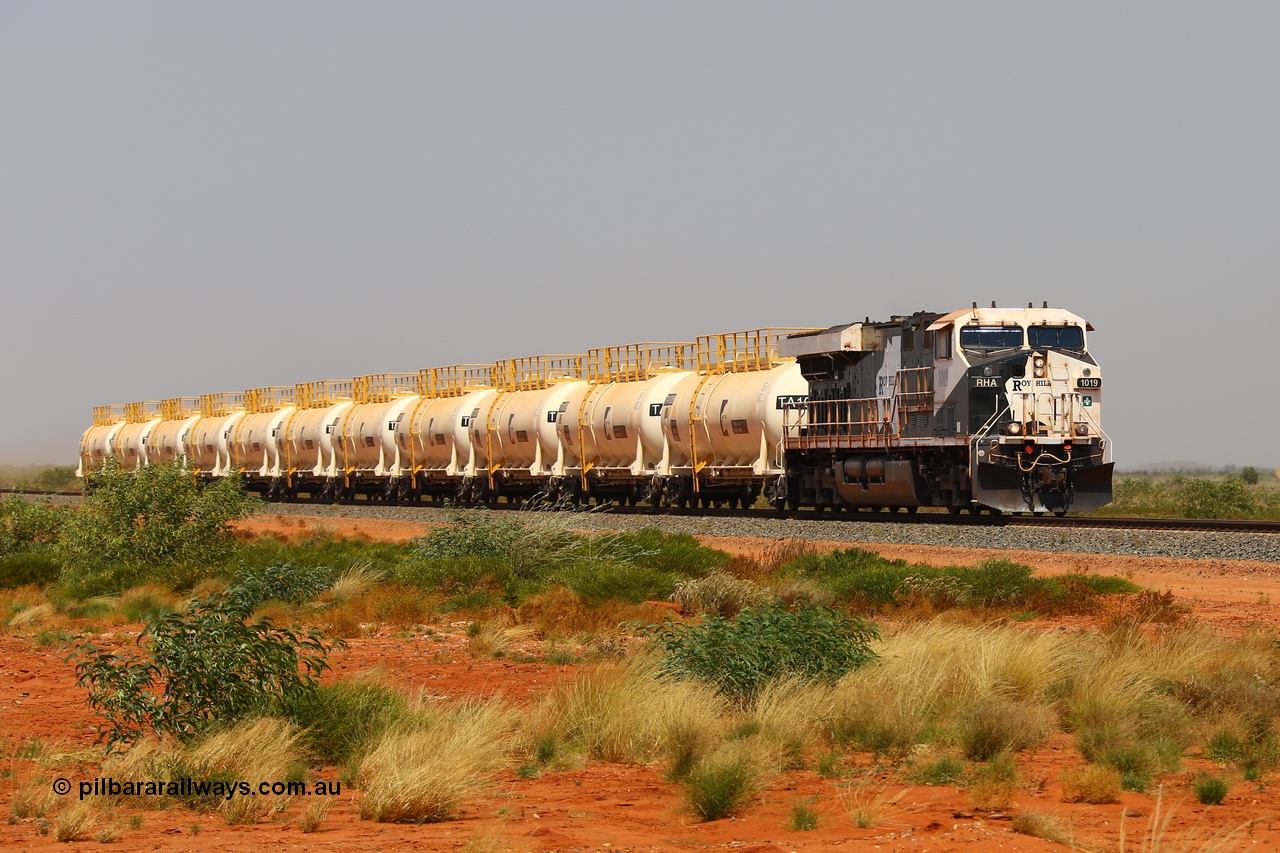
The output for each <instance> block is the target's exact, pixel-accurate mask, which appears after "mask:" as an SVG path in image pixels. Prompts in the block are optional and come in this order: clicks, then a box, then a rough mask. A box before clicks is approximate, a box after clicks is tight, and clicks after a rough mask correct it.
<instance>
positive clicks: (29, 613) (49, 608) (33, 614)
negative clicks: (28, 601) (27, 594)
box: [9, 602, 58, 628]
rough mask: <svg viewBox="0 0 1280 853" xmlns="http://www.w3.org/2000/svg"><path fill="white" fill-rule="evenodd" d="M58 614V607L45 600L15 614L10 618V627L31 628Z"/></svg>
mask: <svg viewBox="0 0 1280 853" xmlns="http://www.w3.org/2000/svg"><path fill="white" fill-rule="evenodd" d="M57 614H58V611H57V609H56V608H54V606H53V605H52V604H49V603H48V602H45V603H44V604H33V605H31V606H30V607H24V608H23V609H22V610H19V611H18V612H17V613H15V614H13V616H12V618H10V619H9V627H10V628H30V627H34V626H36V625H43V624H44V623H45V622H48V621H49V620H50V619H52V618H53V617H55V616H56V615H57Z"/></svg>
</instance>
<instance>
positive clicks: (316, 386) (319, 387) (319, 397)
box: [294, 379, 355, 409]
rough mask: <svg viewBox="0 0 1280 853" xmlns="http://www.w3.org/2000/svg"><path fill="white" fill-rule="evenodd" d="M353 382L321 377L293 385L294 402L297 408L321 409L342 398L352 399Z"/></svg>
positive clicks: (353, 392) (353, 391) (353, 393)
mask: <svg viewBox="0 0 1280 853" xmlns="http://www.w3.org/2000/svg"><path fill="white" fill-rule="evenodd" d="M353 386H354V383H353V382H352V381H351V380H350V379H321V380H318V381H316V382H302V383H299V384H298V385H295V386H294V402H295V404H296V405H297V407H298V408H299V409H323V408H326V407H328V406H332V405H333V404H334V403H337V402H341V401H343V400H351V399H354V395H355V389H354V387H353Z"/></svg>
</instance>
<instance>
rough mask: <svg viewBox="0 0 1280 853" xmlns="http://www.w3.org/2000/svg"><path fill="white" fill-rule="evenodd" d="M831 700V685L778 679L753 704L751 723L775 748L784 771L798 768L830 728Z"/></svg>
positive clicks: (766, 687)
mask: <svg viewBox="0 0 1280 853" xmlns="http://www.w3.org/2000/svg"><path fill="white" fill-rule="evenodd" d="M831 697H832V688H831V686H830V685H827V684H822V683H819V682H813V681H808V680H806V679H803V678H799V677H796V676H786V677H783V678H777V679H774V680H773V681H770V682H769V683H767V684H766V685H765V687H764V689H763V690H761V691H760V695H759V696H757V697H756V699H755V701H754V702H753V703H752V705H751V709H750V713H749V715H748V722H749V723H752V724H754V726H755V727H757V728H758V729H759V734H760V736H761V737H762V738H763V739H765V740H766V741H768V742H770V743H771V744H772V745H773V746H774V748H775V750H776V751H777V752H778V759H779V760H778V763H779V764H780V765H781V767H782V768H783V769H785V770H794V769H798V768H800V767H803V766H805V755H806V752H807V751H808V749H809V748H810V747H811V746H813V745H814V744H815V743H816V742H817V741H818V740H819V739H820V738H821V736H822V733H823V731H824V730H825V729H826V728H827V726H828V725H829V722H830V718H831V708H832V698H831Z"/></svg>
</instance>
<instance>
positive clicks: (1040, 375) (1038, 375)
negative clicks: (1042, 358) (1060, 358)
mask: <svg viewBox="0 0 1280 853" xmlns="http://www.w3.org/2000/svg"><path fill="white" fill-rule="evenodd" d="M1032 372H1033V373H1035V375H1036V379H1044V368H1043V367H1037V368H1036V369H1035V370H1034V371H1032Z"/></svg>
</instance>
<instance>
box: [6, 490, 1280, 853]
mask: <svg viewBox="0 0 1280 853" xmlns="http://www.w3.org/2000/svg"><path fill="white" fill-rule="evenodd" d="M317 528H319V529H320V530H321V531H324V532H332V533H337V534H339V535H357V534H358V535H362V536H367V537H369V538H373V539H391V540H397V541H404V540H406V539H408V538H410V537H412V536H415V535H419V534H421V533H422V532H423V531H424V530H425V529H426V528H427V525H424V524H415V523H411V522H390V521H367V520H356V519H338V520H335V519H324V520H323V521H321V520H317V519H307V518H297V517H284V516H269V515H268V516H260V517H258V518H256V519H253V520H251V521H249V522H246V523H244V524H243V525H241V529H242V531H243V534H244V535H261V534H263V533H275V534H284V535H290V536H301V535H306V534H307V533H313V532H315V531H316V530H317ZM705 541H707V544H711V545H714V546H716V547H719V548H723V549H725V550H728V551H731V552H734V553H740V554H759V553H760V552H761V551H762V550H763V549H765V548H767V547H769V546H771V545H773V544H775V543H773V542H772V541H770V540H758V539H718V540H716V539H706V540H705ZM818 547H823V548H837V547H848V543H818ZM864 547H867V548H869V549H872V550H876V551H879V552H881V553H882V554H885V555H886V556H890V557H901V558H903V559H907V560H911V561H919V562H928V563H934V564H952V565H954V564H972V563H974V562H977V561H979V560H982V559H986V558H988V557H991V556H996V555H997V554H996V553H995V552H990V551H984V550H982V549H958V548H928V547H924V546H891V545H882V544H876V543H868V544H867V545H865V546H864ZM999 555H1001V556H1007V557H1009V558H1011V559H1014V560H1017V561H1020V562H1024V563H1028V564H1030V565H1033V566H1035V567H1036V568H1037V569H1039V570H1040V571H1042V572H1044V573H1054V572H1067V571H1081V570H1087V571H1093V572H1101V573H1108V574H1123V575H1126V576H1130V577H1131V578H1132V579H1133V580H1134V581H1135V582H1137V583H1139V584H1143V585H1146V586H1151V587H1154V588H1157V589H1160V590H1164V589H1166V588H1167V589H1171V590H1172V591H1173V592H1174V593H1175V595H1177V596H1178V598H1179V599H1180V600H1182V601H1185V602H1187V603H1189V604H1190V605H1191V607H1192V616H1193V618H1195V619H1198V620H1202V621H1205V622H1208V623H1210V624H1212V625H1214V626H1217V627H1219V628H1221V629H1224V630H1227V631H1238V630H1241V629H1242V628H1243V627H1244V626H1245V625H1246V624H1249V623H1254V624H1259V623H1260V624H1263V625H1266V626H1268V627H1272V628H1275V627H1280V616H1277V615H1276V614H1275V613H1274V612H1273V609H1272V608H1271V607H1270V605H1269V598H1270V596H1272V595H1275V596H1276V597H1277V600H1280V565H1277V564H1274V563H1243V562H1232V561H1225V560H1213V559H1206V560H1175V559H1161V558H1145V557H1143V558H1138V557H1104V556H1095V555H1078V554H1067V553H1054V554H1046V553H1039V552H999ZM1046 627H1051V623H1046ZM133 629H134V630H135V631H136V626H133ZM463 629H464V625H463V624H461V623H459V624H454V625H443V626H438V627H437V629H436V633H435V634H432V635H414V636H412V637H407V638H403V637H394V636H391V635H389V634H386V633H384V634H382V635H379V636H376V637H365V638H359V639H355V640H352V641H350V644H349V647H348V648H347V649H346V650H345V651H343V652H339V653H337V654H336V655H335V656H334V658H333V659H332V663H333V665H334V671H333V672H332V673H330V674H329V677H341V676H349V675H354V674H356V673H360V672H366V671H368V670H372V669H377V670H379V671H380V673H381V675H382V677H383V678H384V680H386V681H387V682H388V683H391V684H395V685H397V686H401V687H404V688H410V689H414V690H416V689H419V688H422V689H425V690H427V691H429V692H430V693H432V694H436V695H444V696H450V697H464V696H479V695H491V694H497V693H501V694H503V695H504V696H506V697H507V698H508V699H510V700H512V701H515V702H517V703H520V702H523V701H529V700H531V699H532V698H535V697H536V696H537V695H539V694H541V693H542V692H543V691H545V690H546V689H547V687H548V686H549V685H551V684H552V683H553V682H554V681H555V680H556V679H557V678H560V677H569V676H572V674H573V671H574V670H575V667H573V666H565V667H559V666H552V665H548V664H545V663H515V662H512V661H510V660H508V661H496V660H485V661H473V660H470V659H468V658H467V657H466V656H465V654H464V653H463V646H464V644H465V641H466V638H465V634H464V630H463ZM104 639H107V638H106V637H104ZM120 639H121V640H124V639H126V638H125V637H124V636H121V637H120ZM527 646H528V650H529V651H536V647H537V646H538V643H537V642H536V641H529V642H528V643H527ZM517 651H519V647H518V648H517ZM65 656H66V650H65V649H53V648H37V647H36V646H35V644H34V642H33V639H32V638H31V637H30V636H23V635H19V634H17V633H14V632H11V633H9V634H6V635H0V747H2V748H3V752H2V753H0V755H3V757H5V758H7V759H9V760H6V761H4V762H3V766H4V767H5V768H6V769H9V770H11V771H13V772H11V773H9V774H6V778H4V779H0V810H2V811H3V812H4V814H6V815H8V814H9V813H10V811H11V804H12V802H13V798H14V793H15V787H21V786H22V785H23V784H25V783H28V782H30V781H31V780H32V779H33V777H35V778H38V776H37V774H38V773H43V774H44V775H45V776H48V777H49V781H51V780H52V778H53V777H54V776H57V775H63V776H66V777H67V778H68V779H70V780H71V781H72V782H73V783H78V782H79V781H81V780H85V779H92V778H93V777H94V776H95V775H97V763H96V762H97V760H96V757H95V755H94V754H93V753H92V752H91V750H92V748H93V747H94V735H95V729H94V726H95V720H94V718H93V716H92V715H91V714H90V712H89V709H88V707H87V705H86V704H85V697H84V693H83V691H81V690H80V689H78V688H77V687H75V685H74V675H73V672H72V668H71V665H70V664H69V663H67V662H66V660H65ZM30 738H40V739H41V740H43V741H45V742H46V743H49V744H53V745H55V746H56V747H57V749H58V751H60V752H64V753H65V752H72V751H80V750H83V751H84V752H85V754H84V755H83V761H84V763H83V764H81V765H80V766H78V767H76V768H75V769H69V768H64V769H60V770H57V771H40V770H39V769H38V768H36V766H35V765H34V764H33V763H31V762H26V761H18V760H15V759H11V758H9V756H11V755H12V752H13V750H14V748H15V747H17V746H20V745H21V744H22V743H24V742H25V741H27V740H28V739H30ZM862 760H864V761H865V760H866V757H865V756H863V757H862ZM1080 763H1081V759H1080V758H1079V755H1078V753H1076V751H1075V749H1074V747H1073V743H1072V739H1071V738H1070V737H1069V736H1067V735H1059V736H1057V737H1055V739H1054V740H1053V741H1052V742H1051V743H1050V745H1049V746H1048V747H1046V748H1044V749H1041V750H1038V751H1035V752H1031V753H1023V754H1019V756H1018V766H1019V771H1020V773H1021V774H1022V776H1023V777H1024V779H1025V780H1029V781H1030V782H1032V783H1039V784H1032V785H1031V786H1029V787H1020V788H1017V789H1015V791H1014V795H1013V800H1014V806H1013V807H1012V808H1011V809H1009V810H1008V812H1007V813H1005V814H984V813H981V812H975V811H974V810H973V808H972V807H971V806H970V804H969V800H968V797H967V794H966V792H965V791H962V790H957V789H956V788H953V787H928V786H905V790H904V786H903V785H901V784H898V783H896V782H893V781H891V780H890V778H889V777H887V776H886V777H885V780H884V781H885V785H886V792H887V796H890V797H892V796H894V795H896V794H898V793H899V792H902V796H901V798H900V799H899V800H898V801H897V804H896V806H895V807H894V809H893V811H892V812H891V814H890V815H889V816H888V818H887V819H886V821H885V822H884V823H882V824H881V825H880V826H877V827H875V828H873V829H857V828H855V827H854V826H853V825H852V823H851V822H850V820H849V818H848V817H847V815H846V814H845V813H844V812H843V810H842V808H841V806H840V802H839V799H838V789H837V788H836V786H835V784H834V783H832V782H831V781H828V780H824V779H821V778H819V777H818V776H817V774H816V773H814V772H813V771H800V772H791V773H786V774H783V775H780V776H778V777H776V778H774V779H773V780H772V782H771V783H770V785H769V787H768V788H767V789H766V790H765V791H764V792H763V793H762V794H760V795H759V796H758V797H757V799H756V801H755V802H753V803H752V804H751V805H750V806H749V807H748V808H746V809H745V810H744V811H743V813H742V815H741V816H740V817H737V818H735V819H727V820H720V821H714V822H710V823H697V822H695V821H694V820H693V818H692V817H691V815H690V814H689V812H688V811H687V809H686V808H685V807H684V804H683V803H682V801H681V800H680V797H679V789H678V787H677V786H675V785H672V784H670V783H668V782H666V781H665V780H664V779H663V778H662V773H661V769H660V768H658V767H645V766H628V765H614V764H592V765H589V766H587V767H586V768H584V769H581V770H575V771H566V772H557V773H547V774H545V775H543V776H541V777H540V778H537V779H530V780H521V779H518V778H517V777H516V776H515V774H514V773H511V772H507V773H505V774H503V775H501V776H500V777H499V778H498V779H497V780H496V781H495V783H494V785H493V786H492V787H491V789H490V790H489V791H488V792H487V793H486V794H484V795H482V796H480V797H477V798H476V799H475V800H474V801H472V802H470V803H468V805H467V807H466V809H465V813H464V815H463V817H462V818H461V819H459V820H455V821H450V822H447V823H439V824H428V825H423V826H402V825H387V824H376V823H372V822H368V821H362V820H360V819H359V818H358V817H357V815H356V808H355V798H356V797H357V796H358V794H357V793H356V792H353V791H349V790H348V789H347V787H346V786H344V789H343V796H342V797H341V798H339V799H338V800H337V801H335V803H334V806H333V808H332V810H331V811H330V813H329V816H328V817H327V818H326V819H325V821H324V822H323V823H322V825H321V827H320V829H319V831H318V832H315V833H313V834H304V833H302V832H301V831H300V830H299V829H298V827H297V818H298V815H299V814H300V813H301V810H302V808H303V807H304V805H305V802H303V801H302V800H301V798H299V799H298V800H295V802H294V803H293V804H292V805H291V806H290V807H289V808H288V809H287V810H286V811H285V812H284V813H283V814H282V815H280V816H279V817H278V818H276V819H275V820H276V821H277V822H270V823H267V822H264V823H262V824H259V825H257V826H251V827H244V826H238V827H228V826H226V825H224V823H223V821H222V819H221V817H220V816H219V815H218V814H217V813H209V814H196V813H193V812H190V811H186V810H184V809H180V808H174V809H171V810H168V811H149V812H145V813H141V814H142V819H143V822H142V825H141V827H140V828H138V829H132V828H129V826H128V818H129V813H128V812H120V813H117V814H116V815H114V816H113V817H112V818H110V819H108V820H106V821H103V822H102V823H100V824H99V826H102V825H104V824H112V825H114V826H115V827H116V829H117V830H118V834H117V837H116V840H115V841H113V842H111V843H107V844H101V843H98V842H96V841H94V840H92V838H91V837H85V838H83V839H82V840H79V841H75V842H71V843H69V844H65V845H59V844H57V843H56V842H55V841H54V838H53V836H52V835H48V836H40V835H37V827H36V823H35V821H34V820H32V819H30V818H27V819H23V820H20V821H19V822H18V823H16V824H12V825H10V824H0V848H4V849H42V848H46V847H47V848H56V849H60V850H102V849H127V850H141V849H147V850H158V851H186V850H201V851H203V850H212V849H216V850H233V851H249V850H256V849H260V848H265V847H271V848H278V849H285V850H347V849H371V850H378V849H387V850H390V849H399V848H408V849H416V850H462V849H464V848H469V849H479V850H499V849H502V850H505V849H511V850H527V851H543V850H557V851H558V850H566V851H567V850H598V851H611V853H612V851H622V850H673V851H675V850H694V849H734V850H738V851H800V850H810V851H816V850H827V849H831V848H834V847H837V846H841V847H848V848H849V849H859V850H861V849H874V850H880V851H899V850H900V851H908V850H910V851H925V850H934V851H959V850H966V851H970V850H985V849H1000V850H1007V851H1041V850H1050V849H1061V848H1060V846H1059V845H1054V844H1050V843H1049V842H1046V841H1043V840H1040V839H1036V838H1032V837H1030V836H1026V835H1020V834H1016V833H1014V832H1012V830H1011V829H1010V821H1009V817H1010V816H1012V815H1015V814H1018V813H1020V812H1026V811H1040V812H1050V813H1053V814H1056V815H1059V816H1061V817H1062V818H1064V819H1065V820H1067V821H1069V822H1070V824H1071V826H1072V829H1073V832H1074V834H1075V838H1076V841H1077V844H1079V845H1080V846H1081V847H1085V848H1087V849H1105V850H1114V849H1117V847H1118V844H1119V839H1120V831H1121V824H1122V813H1123V812H1127V816H1126V817H1124V818H1123V822H1124V826H1125V832H1126V834H1127V837H1128V841H1127V847H1128V849H1131V850H1132V849H1139V847H1140V845H1141V834H1142V833H1143V831H1144V830H1146V829H1147V828H1148V827H1149V826H1150V825H1153V824H1154V823H1155V821H1156V813H1157V809H1160V810H1161V818H1162V819H1163V813H1164V812H1167V811H1169V810H1172V817H1171V819H1170V820H1169V822H1168V825H1167V830H1166V834H1165V842H1166V843H1171V846H1174V849H1183V847H1184V845H1187V844H1189V849H1198V848H1199V847H1200V846H1201V845H1202V843H1203V842H1204V841H1206V840H1208V839H1209V838H1210V837H1211V836H1213V835H1214V834H1216V833H1220V832H1227V831H1233V830H1236V831H1238V833H1239V834H1238V837H1236V838H1234V839H1233V843H1231V844H1229V845H1227V848H1226V849H1241V848H1254V849H1258V848H1266V847H1268V846H1273V845H1276V844H1277V843H1280V788H1272V787H1271V786H1270V785H1258V784H1257V783H1249V782H1243V781H1241V780H1240V779H1239V777H1238V776H1231V775H1230V774H1228V778H1229V780H1230V781H1231V790H1230V792H1229V794H1228V796H1227V799H1226V801H1225V802H1224V803H1223V805H1221V806H1216V807H1209V806H1203V805H1200V804H1199V803H1198V802H1196V800H1195V797H1194V796H1193V795H1192V793H1191V791H1190V780H1191V778H1192V777H1193V776H1194V775H1195V774H1196V773H1197V772H1199V771H1201V770H1214V769H1215V768H1213V767H1212V765H1211V764H1210V763H1208V762H1207V761H1203V760H1199V759H1188V760H1187V761H1185V762H1184V769H1183V772H1181V773H1179V774H1177V775H1176V777H1174V778H1172V779H1166V780H1165V787H1164V797H1163V801H1162V802H1159V801H1158V800H1157V798H1156V797H1155V796H1148V795H1139V794H1125V795H1124V798H1123V800H1124V801H1123V803H1121V804H1120V805H1107V806H1090V805H1075V804H1067V803H1063V802H1062V798H1061V789H1060V788H1059V786H1058V777H1059V774H1060V773H1061V771H1062V770H1064V769H1066V768H1068V767H1073V766H1077V765H1079V764H1080ZM15 775H16V776H17V779H16V781H15V779H14V776H15ZM326 775H332V774H326ZM41 784H48V782H44V783H41ZM74 797H75V794H74V793H72V794H71V795H70V796H67V797H62V798H59V802H58V805H57V806H56V807H55V813H56V811H57V810H60V809H62V808H64V807H65V806H67V805H69V804H70V802H71V801H72V800H73V799H74ZM812 798H816V799H815V800H814V802H815V803H816V808H817V809H818V811H819V813H820V815H821V822H820V826H819V828H818V829H817V830H814V831H809V832H798V831H792V830H791V829H789V828H788V824H789V818H790V812H791V808H792V806H793V805H794V804H795V803H797V802H799V801H804V800H809V799H812ZM1161 822H1163V820H1162V821H1161ZM195 824H198V825H199V827H200V828H199V831H198V833H196V832H193V825H195ZM92 833H93V831H91V833H90V836H92Z"/></svg>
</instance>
